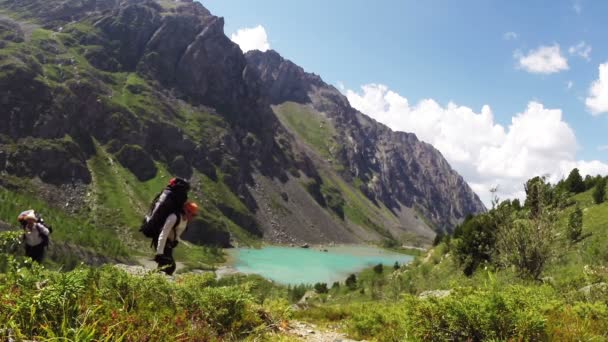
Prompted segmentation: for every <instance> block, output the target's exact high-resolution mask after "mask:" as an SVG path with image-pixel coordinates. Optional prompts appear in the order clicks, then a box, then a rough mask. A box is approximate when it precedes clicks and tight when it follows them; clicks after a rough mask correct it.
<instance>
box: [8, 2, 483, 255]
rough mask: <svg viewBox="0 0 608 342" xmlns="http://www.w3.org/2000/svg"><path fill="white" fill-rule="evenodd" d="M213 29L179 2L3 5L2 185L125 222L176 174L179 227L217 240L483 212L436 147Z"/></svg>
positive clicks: (427, 223) (423, 228)
mask: <svg viewBox="0 0 608 342" xmlns="http://www.w3.org/2000/svg"><path fill="white" fill-rule="evenodd" d="M223 26H224V20H223V18H220V17H216V16H214V15H212V14H211V13H210V12H209V11H208V10H207V9H206V8H204V7H203V6H202V5H201V4H200V3H197V2H190V1H165V0H163V1H159V2H156V1H152V0H79V1H75V0H44V1H43V0H0V39H1V40H0V47H1V49H0V89H1V90H2V91H1V95H0V115H1V116H2V122H3V124H2V125H1V126H0V170H2V175H1V176H0V185H2V186H3V187H4V188H5V189H7V191H10V192H13V193H27V194H29V195H30V196H39V197H42V198H43V199H44V200H45V202H46V203H50V204H51V206H53V207H55V208H57V207H59V206H61V210H63V211H67V212H69V213H75V214H82V213H85V214H86V215H87V217H90V220H91V221H92V222H91V224H92V225H93V226H105V227H114V229H117V230H119V231H123V232H128V233H129V234H131V233H133V232H134V229H133V228H134V227H136V226H137V225H138V223H139V219H140V217H141V215H142V213H143V212H144V211H145V209H146V207H147V205H148V202H149V201H150V200H151V198H152V197H153V195H154V193H155V192H156V191H158V190H159V189H160V188H161V187H162V186H163V184H164V183H166V180H167V178H168V177H169V175H171V174H173V175H178V176H181V177H185V178H188V179H190V180H191V182H192V184H193V197H194V198H195V199H196V200H198V201H199V202H201V204H202V206H203V209H204V210H203V215H202V217H201V218H200V220H199V221H197V223H196V225H197V228H198V229H192V230H190V232H189V237H188V238H189V239H190V240H191V241H194V242H198V243H211V244H220V245H224V246H227V245H229V244H230V243H233V244H234V243H235V242H236V243H249V242H251V241H257V240H259V239H263V240H265V241H269V242H279V243H328V242H344V243H356V242H374V241H385V240H389V241H393V242H400V243H413V242H416V243H428V241H430V239H431V238H432V237H433V236H434V232H436V231H444V230H450V229H452V228H453V227H454V226H455V225H456V224H457V223H458V222H460V221H461V220H462V219H463V218H464V217H465V216H467V215H468V214H475V213H480V212H483V211H484V210H485V208H484V207H483V205H482V203H481V202H480V200H479V199H478V197H477V196H476V195H475V194H474V193H473V192H472V191H471V189H470V188H469V187H468V185H467V184H466V182H464V180H463V179H462V177H460V176H459V175H458V174H457V173H456V172H455V171H454V170H452V169H451V167H450V166H449V164H448V163H447V161H446V160H445V159H444V158H443V157H442V156H441V154H440V153H439V152H438V151H437V150H436V149H434V148H433V147H432V146H431V145H429V144H426V143H424V142H421V141H419V140H418V139H417V138H416V136H415V135H413V134H409V133H401V132H393V131H391V130H390V129H389V128H387V127H386V126H384V125H382V124H380V123H377V122H375V121H374V120H372V119H370V118H369V117H367V116H365V115H363V114H362V113H360V112H358V111H356V110H355V109H353V108H352V107H351V106H350V105H349V103H348V101H347V100H346V98H345V97H344V96H343V95H342V94H340V92H339V91H337V90H336V89H335V88H334V87H332V86H329V85H327V84H325V83H324V82H323V81H322V80H321V78H320V77H318V76H316V75H314V74H309V73H306V72H304V70H302V68H300V67H298V66H297V65H295V64H294V63H292V62H290V61H288V60H285V59H283V58H282V57H281V56H280V55H279V54H278V53H276V52H274V51H267V52H264V53H262V52H259V51H256V52H250V53H248V54H243V53H242V51H241V50H240V48H239V47H238V46H237V45H236V44H235V43H233V42H232V41H230V39H228V37H226V35H225V34H224V32H223ZM4 219H7V220H8V218H4Z"/></svg>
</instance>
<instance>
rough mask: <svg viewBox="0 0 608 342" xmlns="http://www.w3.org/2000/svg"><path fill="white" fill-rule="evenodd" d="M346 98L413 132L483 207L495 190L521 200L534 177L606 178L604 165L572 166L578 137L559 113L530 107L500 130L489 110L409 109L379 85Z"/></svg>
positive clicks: (422, 105)
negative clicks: (575, 170) (574, 170)
mask: <svg viewBox="0 0 608 342" xmlns="http://www.w3.org/2000/svg"><path fill="white" fill-rule="evenodd" d="M346 96H347V97H348V100H349V101H350V103H351V105H352V106H353V107H354V108H357V109H358V110H360V111H361V112H363V113H365V114H367V115H369V116H371V117H372V118H374V119H376V120H378V121H380V122H382V123H384V124H386V125H387V126H389V127H391V128H392V129H393V130H397V131H405V132H413V133H415V134H416V135H417V136H418V138H419V139H421V140H423V141H426V142H428V143H431V144H432V145H433V146H435V147H436V148H437V149H438V150H439V151H441V153H442V154H443V155H444V156H445V158H446V159H447V160H448V161H449V162H450V164H451V165H452V167H453V168H454V169H455V170H457V171H458V172H459V173H460V174H461V175H462V176H463V177H464V178H465V180H466V181H467V182H468V183H469V185H470V186H471V188H472V189H473V190H474V191H475V192H476V193H477V194H478V195H479V196H480V198H481V199H482V201H484V203H485V204H486V205H489V204H490V193H489V190H490V189H491V188H492V187H495V186H497V185H498V186H499V196H500V197H501V198H520V199H523V198H524V197H525V193H524V189H523V184H524V183H525V182H526V180H528V179H530V178H532V177H534V176H537V175H544V174H548V175H549V179H550V181H552V182H556V181H557V180H559V179H561V178H562V177H564V176H567V175H568V173H569V172H570V170H571V169H572V168H574V167H578V168H579V169H580V171H581V173H582V174H588V173H590V174H597V173H603V174H606V173H608V165H606V164H603V163H601V162H599V161H590V162H587V161H580V160H576V150H577V146H578V145H577V141H576V137H575V135H574V132H573V130H572V129H571V128H570V126H569V125H568V124H567V123H566V122H565V121H563V119H562V111H561V110H560V109H548V108H545V107H544V106H543V105H542V104H541V103H538V102H534V101H532V102H530V103H529V104H528V106H527V108H526V109H525V110H524V111H523V112H521V113H517V114H515V116H513V117H512V119H511V123H510V125H509V126H508V127H503V126H502V125H500V124H497V123H496V122H495V121H494V115H493V113H492V110H491V108H490V107H489V106H487V105H485V106H483V107H482V108H481V111H479V112H477V113H476V112H475V111H474V110H472V109H471V108H468V107H465V106H459V105H457V104H454V103H451V102H450V103H448V104H447V106H442V105H440V104H438V103H437V102H436V101H434V100H432V99H425V100H422V101H420V102H418V103H417V104H416V105H410V103H409V102H408V100H407V99H406V98H404V97H402V96H401V95H399V94H397V93H395V92H393V91H391V90H389V89H388V87H386V86H384V85H381V84H368V85H365V86H363V87H362V91H361V92H355V91H352V90H347V91H346Z"/></svg>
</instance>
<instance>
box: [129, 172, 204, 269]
mask: <svg viewBox="0 0 608 342" xmlns="http://www.w3.org/2000/svg"><path fill="white" fill-rule="evenodd" d="M189 190H190V183H188V181H186V180H185V179H181V178H171V180H169V184H167V186H166V187H165V189H164V190H163V191H162V192H161V193H160V194H158V195H157V196H156V198H154V201H152V205H151V206H150V211H149V213H148V214H147V215H146V217H145V218H144V222H143V223H142V225H141V227H140V228H139V230H140V231H141V232H142V233H143V234H144V235H145V236H146V237H149V238H151V239H152V247H153V248H155V249H156V250H157V255H156V257H155V258H154V260H155V261H157V262H158V263H159V268H163V267H164V268H163V270H164V271H165V272H166V273H167V274H169V275H170V274H172V273H173V271H175V261H174V260H173V254H172V253H173V248H174V247H175V246H173V243H170V244H167V243H166V240H167V239H170V240H172V241H175V242H176V241H177V239H178V238H179V236H180V235H181V234H182V233H183V230H185V228H186V225H187V223H188V222H187V221H189V220H190V219H191V218H192V216H193V215H196V213H197V212H198V207H197V206H196V204H194V203H192V204H188V202H187V200H188V191H189ZM186 204H188V206H186ZM186 211H188V213H190V216H189V217H186V219H185V220H184V219H183V218H184V215H186ZM192 213H193V214H192ZM171 222H172V224H170V225H169V223H171ZM180 225H181V226H182V227H181V228H180V229H182V230H181V231H179V232H178V230H176V229H177V228H179V226H180ZM165 229H169V230H167V231H165ZM163 232H165V233H164V234H163ZM161 234H162V236H161ZM161 238H162V239H163V240H164V241H163V242H162V244H161V243H159V242H160V240H161ZM159 245H162V248H160V249H159ZM166 246H169V249H168V250H167V251H166V252H167V255H164V254H165V247H166ZM163 255H164V256H163Z"/></svg>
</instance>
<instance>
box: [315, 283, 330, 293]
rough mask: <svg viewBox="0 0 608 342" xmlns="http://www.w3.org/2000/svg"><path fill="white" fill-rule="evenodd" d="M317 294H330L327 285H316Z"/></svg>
mask: <svg viewBox="0 0 608 342" xmlns="http://www.w3.org/2000/svg"><path fill="white" fill-rule="evenodd" d="M314 289H315V292H316V293H318V294H323V293H327V292H329V289H328V288H327V283H316V284H315V286H314Z"/></svg>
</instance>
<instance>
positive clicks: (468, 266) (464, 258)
mask: <svg viewBox="0 0 608 342" xmlns="http://www.w3.org/2000/svg"><path fill="white" fill-rule="evenodd" d="M456 232H457V233H458V236H459V238H458V239H456V240H455V241H454V246H455V251H454V252H455V253H454V254H455V256H456V259H457V260H458V263H459V264H460V265H461V266H463V268H464V269H463V270H464V274H466V275H471V274H473V272H475V270H476V269H477V267H478V266H479V265H481V264H482V263H484V262H487V261H490V260H491V258H492V255H493V254H494V250H495V243H496V227H495V223H494V222H493V220H492V218H491V217H490V215H488V214H483V215H479V216H475V217H473V218H470V219H469V220H466V221H465V222H464V223H463V224H462V225H460V226H459V227H458V228H457V229H456ZM456 232H455V235H456Z"/></svg>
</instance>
